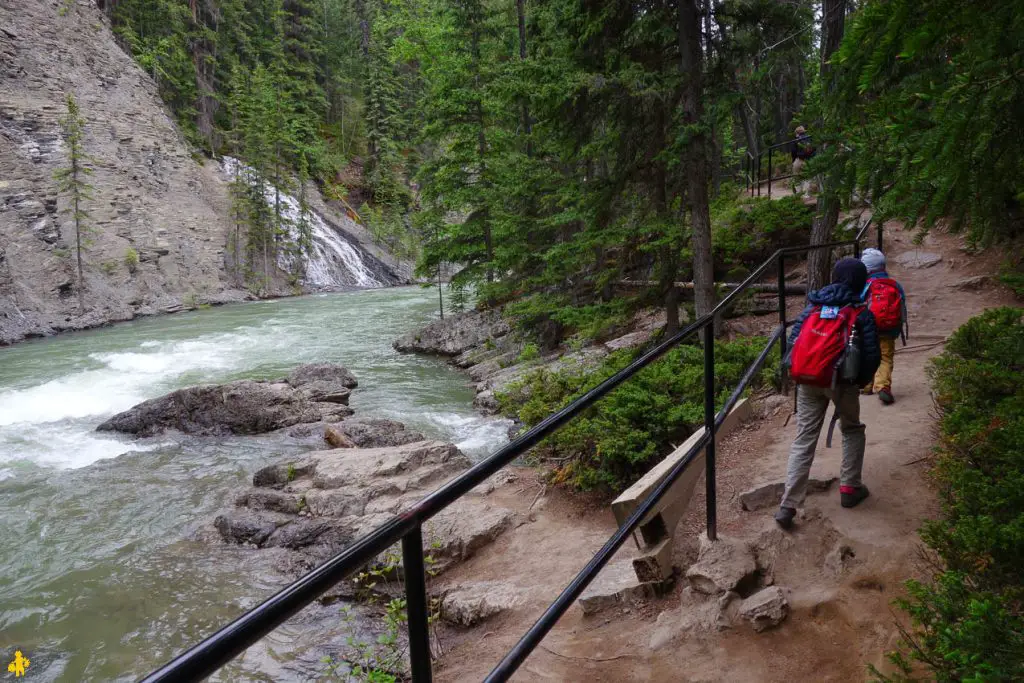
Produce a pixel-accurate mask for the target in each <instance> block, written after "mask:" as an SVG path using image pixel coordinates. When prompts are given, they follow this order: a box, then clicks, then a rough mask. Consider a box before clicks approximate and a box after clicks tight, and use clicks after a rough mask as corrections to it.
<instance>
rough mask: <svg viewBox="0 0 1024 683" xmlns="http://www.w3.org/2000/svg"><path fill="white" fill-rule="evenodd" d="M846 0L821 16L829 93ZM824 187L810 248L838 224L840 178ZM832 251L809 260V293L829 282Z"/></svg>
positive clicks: (831, 176) (828, 179) (828, 177)
mask: <svg viewBox="0 0 1024 683" xmlns="http://www.w3.org/2000/svg"><path fill="white" fill-rule="evenodd" d="M846 2H847V0H825V1H824V3H823V6H822V16H821V80H822V83H823V84H824V85H825V89H826V92H827V93H829V94H831V93H832V92H833V91H834V90H835V80H834V77H833V69H832V65H831V64H830V63H829V61H830V60H831V58H832V54H833V53H834V52H835V51H836V50H838V49H839V44H840V43H841V42H842V40H843V29H844V26H845V23H846V21H845V20H846ZM825 125H826V122H825V121H818V122H817V126H816V127H817V129H818V131H819V134H820V132H821V131H824V129H825ZM820 151H824V150H820ZM822 185H823V186H822V187H820V188H818V207H817V210H818V214H817V216H816V217H815V219H814V224H813V226H812V227H811V244H824V243H825V242H828V241H829V239H830V238H831V237H832V233H833V232H834V231H835V229H836V224H837V223H838V222H839V197H838V195H837V194H836V192H837V188H836V185H837V178H836V176H835V173H834V172H833V171H832V170H831V169H829V170H827V171H826V172H825V173H824V174H823V175H822ZM831 255H832V254H831V250H830V249H817V250H815V251H812V252H811V253H810V254H808V256H807V290H808V291H811V290H813V289H818V288H819V287H822V286H823V285H825V284H827V283H828V281H829V269H830V265H831V261H832V259H831Z"/></svg>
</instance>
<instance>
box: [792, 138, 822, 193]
mask: <svg viewBox="0 0 1024 683" xmlns="http://www.w3.org/2000/svg"><path fill="white" fill-rule="evenodd" d="M816 151H817V150H816V149H815V148H814V145H812V144H811V136H810V135H808V134H807V129H806V128H804V127H803V126H797V127H796V139H795V140H793V144H792V145H791V147H790V153H791V155H792V157H793V178H794V181H793V192H794V193H796V194H797V195H798V196H801V197H802V196H804V195H805V194H807V191H808V187H809V185H810V181H807V180H801V179H800V174H801V173H803V170H804V166H805V165H806V164H807V162H808V161H809V160H810V159H811V157H813V156H814V154H815V152H816Z"/></svg>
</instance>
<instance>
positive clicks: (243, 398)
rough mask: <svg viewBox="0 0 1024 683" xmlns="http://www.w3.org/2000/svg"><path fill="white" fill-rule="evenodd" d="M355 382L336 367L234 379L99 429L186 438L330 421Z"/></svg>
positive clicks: (148, 404) (156, 402)
mask: <svg viewBox="0 0 1024 683" xmlns="http://www.w3.org/2000/svg"><path fill="white" fill-rule="evenodd" d="M355 385H356V379H355V377H353V376H352V373H350V372H349V371H348V370H346V369H345V368H343V367H341V366H340V365H331V364H316V365H305V366H302V367H300V368H297V369H296V370H295V371H293V372H292V374H291V375H289V376H288V378H287V379H285V380H279V381H274V382H261V381H253V380H239V381H236V382H229V383H227V384H213V385H202V386H197V387H189V388H187V389H179V390H178V391H174V392H171V393H170V394H167V395H165V396H161V397H160V398H154V399H151V400H149V401H144V402H142V403H140V404H138V405H137V406H134V407H133V408H130V409H128V410H126V411H124V412H123V413H119V414H117V415H115V416H114V417H112V418H110V419H109V420H107V421H106V422H104V423H103V424H101V425H100V426H99V427H97V428H96V429H97V430H98V431H109V432H124V433H127V434H135V435H137V436H152V435H154V434H159V433H160V432H162V431H164V430H165V429H177V430H178V431H181V432H185V433H186V434H199V435H218V434H262V433H264V432H270V431H273V430H275V429H281V428H284V427H291V426H292V425H296V424H300V423H305V422H320V421H326V422H333V421H337V420H341V419H343V418H345V417H348V416H349V415H351V414H352V409H351V408H349V407H348V399H349V394H350V393H351V388H352V387H354V386H355Z"/></svg>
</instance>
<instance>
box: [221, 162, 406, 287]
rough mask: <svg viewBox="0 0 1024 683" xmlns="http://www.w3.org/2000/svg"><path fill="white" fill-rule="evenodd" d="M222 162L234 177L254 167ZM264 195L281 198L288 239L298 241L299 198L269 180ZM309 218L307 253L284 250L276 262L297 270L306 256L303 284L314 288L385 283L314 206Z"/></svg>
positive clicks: (270, 201)
mask: <svg viewBox="0 0 1024 683" xmlns="http://www.w3.org/2000/svg"><path fill="white" fill-rule="evenodd" d="M221 165H222V167H223V169H224V171H225V173H227V174H228V176H229V177H231V178H232V179H234V178H235V175H236V173H241V174H250V173H251V172H252V170H251V169H250V168H249V167H248V166H246V165H245V164H243V163H241V162H240V161H239V160H238V159H235V158H233V157H228V156H225V157H224V158H223V160H222V161H221ZM263 196H264V198H265V199H266V201H267V204H268V205H269V206H270V207H271V208H273V206H274V203H275V201H278V200H279V201H280V202H281V207H282V209H281V211H282V215H283V216H284V218H285V219H286V220H287V226H288V239H289V240H291V241H293V242H296V243H297V242H298V240H299V231H298V225H299V221H300V219H301V217H302V211H301V209H300V206H299V201H298V199H296V198H295V197H293V196H292V195H290V194H287V193H285V192H280V193H279V194H278V193H277V191H276V190H275V188H274V186H273V185H272V184H270V183H264V184H263ZM306 222H307V223H308V224H309V227H310V233H311V235H310V236H311V237H312V246H311V248H310V250H309V253H308V254H305V255H298V256H296V255H294V254H291V253H288V252H287V251H286V250H282V251H281V253H280V254H279V255H278V259H277V261H278V262H277V265H278V267H279V268H281V269H282V270H285V271H288V272H293V271H294V270H296V269H295V268H294V266H295V265H296V263H295V259H296V258H299V259H303V258H304V259H305V268H304V272H305V275H304V276H303V277H302V280H301V282H302V284H303V285H305V286H307V287H312V288H314V289H343V288H349V287H360V288H371V287H386V286H387V283H385V282H382V281H380V280H379V279H378V278H377V277H376V276H375V275H374V273H373V271H372V270H371V269H370V268H369V266H367V264H366V260H365V258H364V255H363V253H362V251H360V250H359V249H357V248H356V247H355V246H353V245H352V243H351V242H349V241H348V240H347V239H345V238H344V237H343V236H342V235H341V234H339V233H338V231H337V230H335V229H333V228H332V227H331V226H330V225H328V224H327V223H326V222H325V221H324V219H323V217H321V216H320V214H318V213H317V212H316V211H313V210H312V209H307V210H306Z"/></svg>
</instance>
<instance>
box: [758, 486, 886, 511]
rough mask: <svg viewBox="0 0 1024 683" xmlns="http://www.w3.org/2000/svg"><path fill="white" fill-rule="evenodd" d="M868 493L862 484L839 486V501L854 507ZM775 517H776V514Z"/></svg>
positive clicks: (843, 504)
mask: <svg viewBox="0 0 1024 683" xmlns="http://www.w3.org/2000/svg"><path fill="white" fill-rule="evenodd" d="M868 495H870V494H869V493H868V487H867V486H864V485H863V484H862V485H860V486H840V487H839V503H840V504H841V505H842V506H843V507H844V508H852V507H856V506H857V505H858V504H860V502H861V501H862V500H864V499H865V498H867V497H868ZM776 519H778V517H777V516H776Z"/></svg>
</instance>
